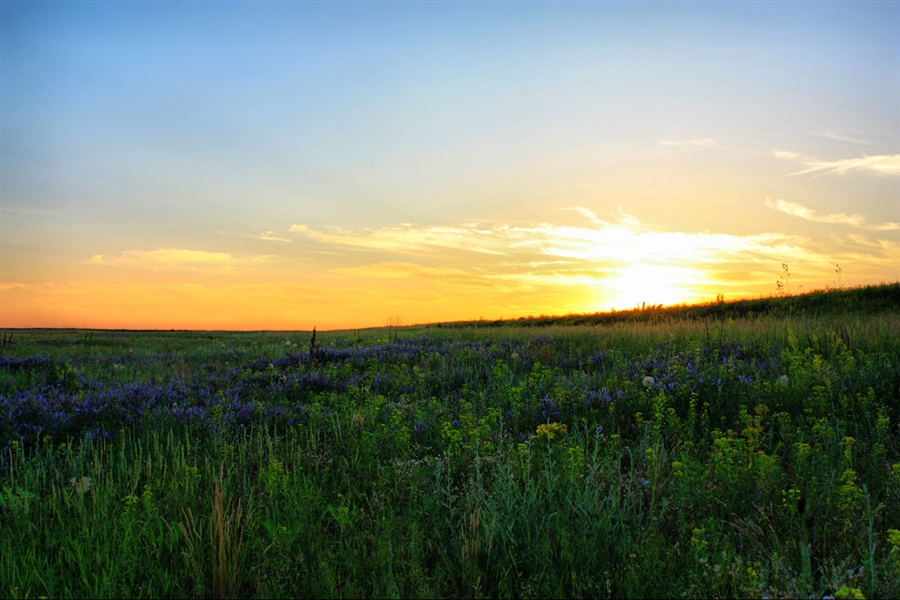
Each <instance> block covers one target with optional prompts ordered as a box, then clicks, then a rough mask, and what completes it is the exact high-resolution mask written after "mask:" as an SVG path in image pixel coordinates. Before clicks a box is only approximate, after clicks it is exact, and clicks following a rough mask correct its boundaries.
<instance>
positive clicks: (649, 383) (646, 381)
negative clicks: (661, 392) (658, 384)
mask: <svg viewBox="0 0 900 600" xmlns="http://www.w3.org/2000/svg"><path fill="white" fill-rule="evenodd" d="M642 383H643V384H644V387H645V388H649V387H651V386H652V385H653V378H652V377H650V376H649V375H647V376H646V377H644V381H643V382H642Z"/></svg>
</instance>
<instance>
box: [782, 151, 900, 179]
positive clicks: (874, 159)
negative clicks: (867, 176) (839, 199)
mask: <svg viewBox="0 0 900 600" xmlns="http://www.w3.org/2000/svg"><path fill="white" fill-rule="evenodd" d="M775 156H776V157H777V158H780V159H783V160H789V161H791V162H795V163H799V164H801V165H803V166H804V167H806V168H805V169H802V170H800V171H796V172H794V173H790V175H806V174H808V173H819V174H820V175H830V174H838V175H844V174H846V173H849V172H851V171H868V172H872V173H878V174H881V175H898V174H900V154H891V155H878V156H868V155H863V156H861V157H857V158H843V159H839V160H821V159H818V158H813V157H810V156H803V155H801V154H799V153H797V152H789V151H785V150H776V151H775Z"/></svg>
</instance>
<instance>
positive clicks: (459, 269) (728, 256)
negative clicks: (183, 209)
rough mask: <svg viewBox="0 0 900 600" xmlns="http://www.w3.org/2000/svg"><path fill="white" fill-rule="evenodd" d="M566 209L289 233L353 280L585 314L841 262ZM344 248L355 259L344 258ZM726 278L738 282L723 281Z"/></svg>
mask: <svg viewBox="0 0 900 600" xmlns="http://www.w3.org/2000/svg"><path fill="white" fill-rule="evenodd" d="M568 210H569V211H570V212H572V213H574V214H575V215H577V216H578V217H580V218H579V219H578V221H577V222H575V223H568V224H559V223H552V222H544V223H536V224H531V225H527V226H515V225H511V224H508V223H494V224H490V225H487V224H475V223H470V224H466V225H459V226H454V227H429V226H416V225H413V224H405V225H404V226H393V227H384V228H380V229H372V228H367V229H360V230H349V229H339V228H326V229H314V228H312V227H310V226H308V225H305V224H297V225H294V226H293V227H291V231H292V232H293V233H295V234H298V235H302V236H304V237H305V238H306V239H307V240H309V241H311V242H313V243H315V244H317V245H319V246H321V248H320V249H316V248H314V249H313V251H334V252H341V249H344V260H348V261H351V262H353V263H355V264H346V263H344V264H342V265H340V266H339V267H336V268H334V269H333V270H334V272H339V273H341V274H343V275H353V276H355V277H359V278H360V281H364V280H365V279H369V280H370V281H373V282H376V281H387V280H390V281H395V282H397V284H396V285H398V286H405V285H407V284H406V283H402V282H406V281H419V282H421V285H431V286H433V289H441V290H445V291H446V290H454V291H456V292H458V293H460V294H463V293H467V294H469V295H470V296H471V295H472V293H473V292H476V291H477V290H483V291H486V292H487V293H488V294H489V297H492V298H496V299H497V301H498V302H499V301H500V299H501V298H506V301H505V304H504V305H505V306H512V304H511V302H516V303H525V304H526V305H527V302H532V303H537V302H538V301H539V300H540V299H544V300H546V301H547V302H550V300H547V299H549V298H552V299H553V302H554V303H555V304H556V305H557V306H561V304H560V303H563V302H568V303H569V304H568V306H575V305H579V304H578V303H581V304H580V306H582V308H581V310H582V311H584V310H589V308H590V306H591V305H590V304H588V306H585V304H584V303H585V302H596V303H599V306H603V307H610V306H613V307H616V308H633V307H634V306H635V305H636V304H639V303H641V302H642V301H647V302H652V301H655V302H662V303H667V304H671V303H677V302H688V301H700V300H702V299H703V298H704V297H706V298H708V297H711V296H712V297H714V295H715V293H716V292H720V291H722V290H723V289H725V290H730V293H735V294H745V295H747V294H751V293H753V292H752V290H754V289H755V290H760V289H761V286H767V287H766V288H765V289H768V287H771V288H772V289H771V290H769V291H770V292H773V291H774V283H773V282H774V281H775V278H776V277H777V274H778V272H779V269H780V265H781V263H782V262H789V263H790V264H791V265H792V267H794V265H796V269H797V270H799V269H802V270H804V271H806V272H807V273H819V272H821V273H822V274H823V276H824V277H827V276H828V274H830V273H831V272H832V271H833V270H834V263H835V262H838V261H840V260H841V258H842V257H841V255H837V256H834V255H832V254H830V253H829V252H828V251H827V250H826V249H824V248H822V247H821V246H820V245H817V244H816V243H814V242H813V241H812V240H810V239H808V238H805V237H802V236H794V235H785V234H780V233H770V232H763V233H756V234H752V235H734V234H727V233H715V232H690V233H689V232H680V231H659V230H658V228H657V227H652V226H649V225H647V224H645V223H642V222H641V221H639V220H638V219H637V218H635V217H633V216H630V215H627V214H625V213H624V212H622V211H619V213H616V219H615V220H614V221H604V220H602V219H600V218H598V217H597V216H596V215H595V214H594V213H592V212H590V211H588V210H586V209H583V208H572V209H568ZM354 248H355V249H363V250H365V252H362V253H353V252H349V253H348V252H346V250H347V249H354ZM861 252H862V254H868V255H869V257H870V260H869V262H870V264H872V265H874V266H876V267H877V265H882V264H885V263H884V259H886V257H885V256H884V255H885V252H887V249H886V248H881V247H872V248H868V249H865V248H863V249H861ZM735 272H739V273H741V274H742V276H741V277H740V278H729V277H728V275H729V274H730V273H735ZM795 272H796V271H795ZM428 281H430V282H432V283H431V284H428V283H426V282H428ZM754 286H756V287H754ZM704 289H705V294H706V295H705V296H704V295H703V294H704ZM711 290H712V291H711ZM756 293H759V291H757V292H756ZM591 298H593V299H594V300H590V299H591ZM526 301H527V302H526ZM594 306H598V304H594ZM557 310H560V309H557ZM572 310H577V309H575V308H573V309H572Z"/></svg>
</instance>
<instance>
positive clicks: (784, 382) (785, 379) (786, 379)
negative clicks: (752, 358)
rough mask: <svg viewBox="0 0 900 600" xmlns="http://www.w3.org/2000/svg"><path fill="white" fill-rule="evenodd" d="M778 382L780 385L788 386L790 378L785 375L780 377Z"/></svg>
mask: <svg viewBox="0 0 900 600" xmlns="http://www.w3.org/2000/svg"><path fill="white" fill-rule="evenodd" d="M778 381H780V382H781V384H782V385H788V384H789V383H790V382H791V380H790V378H789V377H788V376H787V375H782V376H781V377H779V378H778Z"/></svg>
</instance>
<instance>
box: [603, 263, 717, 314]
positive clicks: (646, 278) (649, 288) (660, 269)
mask: <svg viewBox="0 0 900 600" xmlns="http://www.w3.org/2000/svg"><path fill="white" fill-rule="evenodd" d="M619 273H620V275H619V277H618V278H617V279H614V280H613V281H611V282H610V283H609V284H608V285H607V286H605V287H606V289H607V291H608V295H607V300H606V303H607V304H608V308H611V309H615V310H628V309H632V308H637V307H641V306H643V305H645V304H646V305H655V304H663V305H667V306H668V305H672V304H681V303H682V302H697V301H698V300H700V293H699V292H698V289H700V288H701V286H703V285H704V284H708V283H709V281H708V278H707V276H706V273H705V272H703V271H701V270H699V269H695V268H691V267H673V266H667V265H644V264H635V265H630V266H627V267H624V268H622V269H619Z"/></svg>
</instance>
